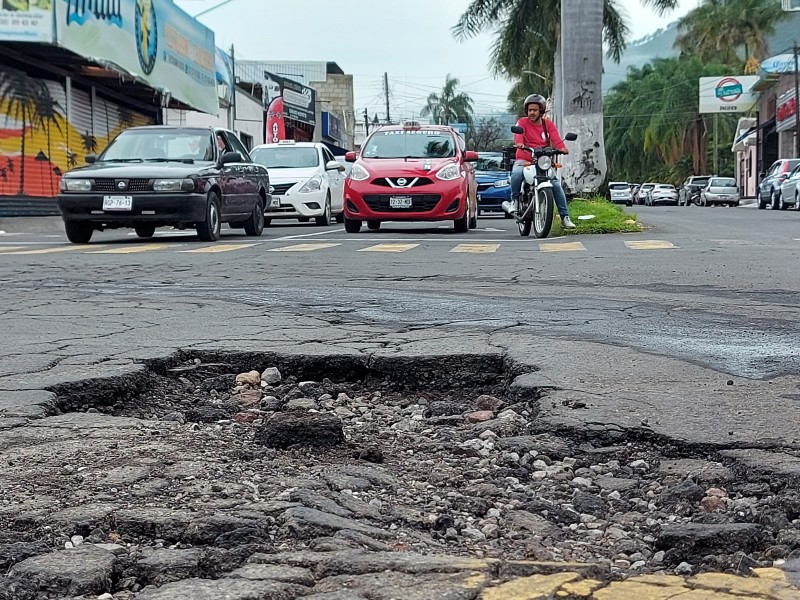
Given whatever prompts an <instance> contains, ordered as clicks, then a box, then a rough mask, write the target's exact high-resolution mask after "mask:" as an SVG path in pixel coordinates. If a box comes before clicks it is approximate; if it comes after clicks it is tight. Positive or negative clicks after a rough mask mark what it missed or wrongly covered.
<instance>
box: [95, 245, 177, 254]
mask: <svg viewBox="0 0 800 600" xmlns="http://www.w3.org/2000/svg"><path fill="white" fill-rule="evenodd" d="M174 247H175V244H140V245H138V246H125V247H123V248H110V249H108V250H100V251H99V252H89V253H88V254H137V253H139V252H150V251H151V250H163V249H164V248H174Z"/></svg>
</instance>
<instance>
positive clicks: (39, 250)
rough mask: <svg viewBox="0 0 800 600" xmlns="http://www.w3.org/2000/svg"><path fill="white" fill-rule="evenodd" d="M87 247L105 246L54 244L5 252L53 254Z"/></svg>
mask: <svg viewBox="0 0 800 600" xmlns="http://www.w3.org/2000/svg"><path fill="white" fill-rule="evenodd" d="M87 248H105V246H84V245H82V244H81V245H75V246H54V247H52V248H37V249H36V250H20V251H18V252H7V253H6V254H54V253H55V252H77V251H78V250H83V251H85V250H86V249H87Z"/></svg>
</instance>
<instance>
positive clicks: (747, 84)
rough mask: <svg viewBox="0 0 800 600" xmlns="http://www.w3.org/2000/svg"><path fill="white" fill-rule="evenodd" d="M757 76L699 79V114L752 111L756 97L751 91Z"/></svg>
mask: <svg viewBox="0 0 800 600" xmlns="http://www.w3.org/2000/svg"><path fill="white" fill-rule="evenodd" d="M758 79H759V77H758V75H741V76H739V75H736V76H728V77H701V78H700V110H699V112H701V113H720V112H721V113H736V112H747V111H750V110H752V109H753V107H754V106H755V104H756V100H757V99H758V96H757V95H756V93H755V92H753V91H751V90H752V88H753V86H754V85H755V84H756V82H757V81H758Z"/></svg>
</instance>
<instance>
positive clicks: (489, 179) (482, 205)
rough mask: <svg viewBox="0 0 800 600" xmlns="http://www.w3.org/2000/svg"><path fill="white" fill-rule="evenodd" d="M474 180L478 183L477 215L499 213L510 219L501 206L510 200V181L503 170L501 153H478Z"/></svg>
mask: <svg viewBox="0 0 800 600" xmlns="http://www.w3.org/2000/svg"><path fill="white" fill-rule="evenodd" d="M475 179H477V181H478V214H481V213H488V212H499V213H503V214H504V215H505V216H506V218H509V219H510V218H511V215H509V214H507V213H506V212H505V211H504V210H503V207H502V206H501V204H502V203H503V202H505V201H506V200H511V181H510V179H509V172H508V170H506V169H504V168H503V153H502V152H478V162H476V163H475Z"/></svg>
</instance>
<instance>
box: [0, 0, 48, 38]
mask: <svg viewBox="0 0 800 600" xmlns="http://www.w3.org/2000/svg"><path fill="white" fill-rule="evenodd" d="M51 2H52V0H0V40H4V41H9V42H44V43H52V42H53V38H54V36H53V5H52V4H51Z"/></svg>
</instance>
